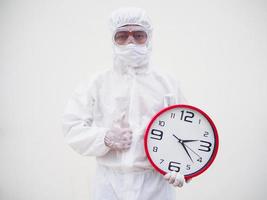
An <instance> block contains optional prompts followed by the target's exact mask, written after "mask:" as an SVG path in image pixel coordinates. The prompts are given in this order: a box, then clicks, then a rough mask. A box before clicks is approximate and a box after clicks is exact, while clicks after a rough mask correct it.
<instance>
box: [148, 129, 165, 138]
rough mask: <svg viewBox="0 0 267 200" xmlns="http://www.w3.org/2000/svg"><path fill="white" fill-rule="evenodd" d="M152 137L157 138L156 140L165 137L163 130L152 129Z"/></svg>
mask: <svg viewBox="0 0 267 200" xmlns="http://www.w3.org/2000/svg"><path fill="white" fill-rule="evenodd" d="M151 135H152V136H151V137H150V138H151V139H155V140H161V139H162V137H163V131H161V130H157V129H152V131H151Z"/></svg>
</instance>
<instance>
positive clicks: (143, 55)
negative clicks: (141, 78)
mask: <svg viewBox="0 0 267 200" xmlns="http://www.w3.org/2000/svg"><path fill="white" fill-rule="evenodd" d="M150 52H151V48H149V47H148V46H147V45H146V44H144V45H138V44H132V43H130V44H127V45H114V61H115V64H116V65H120V66H129V67H143V66H146V65H148V63H149V57H150Z"/></svg>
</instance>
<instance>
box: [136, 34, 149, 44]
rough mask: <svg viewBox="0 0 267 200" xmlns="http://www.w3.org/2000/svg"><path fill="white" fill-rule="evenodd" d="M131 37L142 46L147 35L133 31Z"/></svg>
mask: <svg viewBox="0 0 267 200" xmlns="http://www.w3.org/2000/svg"><path fill="white" fill-rule="evenodd" d="M133 37H134V39H135V41H136V42H137V43H138V44H144V43H145V42H146V39H147V34H146V32H145V31H134V32H133Z"/></svg>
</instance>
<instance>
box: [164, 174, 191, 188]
mask: <svg viewBox="0 0 267 200" xmlns="http://www.w3.org/2000/svg"><path fill="white" fill-rule="evenodd" d="M164 179H165V180H166V181H168V182H169V183H170V184H172V185H173V186H174V187H183V185H184V183H185V182H186V183H189V182H190V181H191V180H192V179H187V180H185V178H184V175H182V174H181V173H179V172H175V171H172V172H169V173H167V174H165V175H164Z"/></svg>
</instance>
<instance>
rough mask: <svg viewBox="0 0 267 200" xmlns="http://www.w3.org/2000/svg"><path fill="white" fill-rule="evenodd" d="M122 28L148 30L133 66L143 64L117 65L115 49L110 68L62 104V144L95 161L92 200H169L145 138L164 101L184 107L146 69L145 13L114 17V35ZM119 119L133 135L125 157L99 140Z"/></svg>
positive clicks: (169, 86) (164, 80)
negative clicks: (131, 25)
mask: <svg viewBox="0 0 267 200" xmlns="http://www.w3.org/2000/svg"><path fill="white" fill-rule="evenodd" d="M125 24H136V25H140V26H142V27H144V28H145V29H146V30H147V33H148V38H149V40H148V42H147V43H146V44H145V46H146V47H145V48H146V50H145V51H146V53H145V55H146V56H143V57H142V58H141V59H140V60H139V61H138V62H139V63H142V64H140V65H136V63H133V62H134V61H133V60H130V61H127V60H126V61H125V60H123V59H121V55H118V54H120V53H118V52H117V50H116V49H115V48H117V47H115V44H114V54H115V55H114V66H113V68H111V69H108V70H106V71H104V72H101V73H99V74H97V75H96V76H95V77H94V78H93V79H92V80H91V81H90V83H88V84H86V85H84V86H82V87H79V88H78V89H77V90H76V91H75V93H74V94H73V96H72V98H71V99H70V100H69V102H68V103H67V106H66V110H65V112H64V116H63V131H64V137H65V141H66V142H67V143H68V144H69V145H70V146H71V147H72V148H73V149H74V150H75V151H77V152H78V153H80V154H82V155H84V156H95V157H96V160H97V164H98V166H97V172H96V178H95V179H94V181H93V184H92V185H93V186H94V192H93V196H92V199H93V200H102V199H103V200H104V199H107V200H151V199H153V200H163V199H164V200H173V199H175V194H174V191H173V188H172V186H171V185H169V184H168V182H167V181H166V180H164V178H163V176H162V175H161V174H159V173H158V172H155V171H154V169H152V167H151V165H150V163H149V161H148V159H147V157H146V155H145V151H144V132H145V129H146V126H147V125H148V123H149V121H150V120H151V118H152V116H153V115H155V114H156V113H157V112H158V111H160V110H161V109H162V108H164V103H166V101H172V103H183V101H184V99H183V96H182V94H181V92H180V89H179V85H178V82H177V81H176V80H175V79H173V78H171V77H170V76H167V75H163V74H162V73H159V72H156V71H155V70H153V69H151V68H150V67H149V65H148V60H149V55H150V51H151V44H150V38H151V32H152V28H151V25H150V21H149V20H148V18H147V17H146V15H145V13H144V11H143V10H141V9H136V8H131V9H130V8H129V9H128V10H127V9H121V10H118V11H116V12H114V13H113V15H112V17H111V27H113V32H114V31H115V30H116V28H118V27H121V26H123V25H125ZM119 51H120V50H119ZM137 55H138V50H137ZM164 99H165V100H164ZM170 99H171V100H170ZM164 101H165V102H164ZM122 119H124V120H126V121H127V123H128V124H129V127H130V128H131V130H132V144H131V146H130V149H128V150H126V151H114V150H111V149H110V148H109V147H107V146H106V145H105V143H104V138H105V135H106V133H107V131H108V130H110V128H111V127H112V126H114V124H115V123H123V122H120V120H122Z"/></svg>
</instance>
